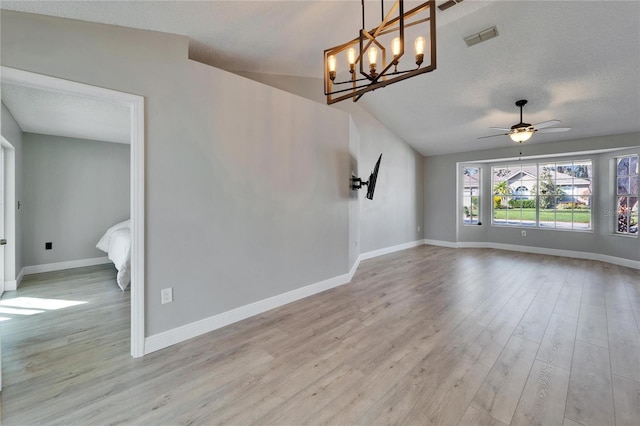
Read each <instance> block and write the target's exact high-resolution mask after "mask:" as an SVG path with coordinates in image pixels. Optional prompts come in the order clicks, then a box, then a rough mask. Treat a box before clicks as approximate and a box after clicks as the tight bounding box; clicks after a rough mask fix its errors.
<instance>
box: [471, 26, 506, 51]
mask: <svg viewBox="0 0 640 426" xmlns="http://www.w3.org/2000/svg"><path fill="white" fill-rule="evenodd" d="M497 36H498V29H497V28H496V26H495V25H494V26H493V27H491V28H487V29H486V30H482V31H480V32H479V33H475V34H471V35H470V36H467V37H465V38H464V42H465V43H467V46H468V47H471V46H473V45H474V44H478V43H482V42H483V41H487V40H489V39H492V38H494V37H497Z"/></svg>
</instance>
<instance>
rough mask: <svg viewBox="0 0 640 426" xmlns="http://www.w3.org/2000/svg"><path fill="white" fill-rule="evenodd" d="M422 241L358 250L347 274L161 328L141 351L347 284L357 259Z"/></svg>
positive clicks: (171, 343)
mask: <svg viewBox="0 0 640 426" xmlns="http://www.w3.org/2000/svg"><path fill="white" fill-rule="evenodd" d="M423 244H424V240H418V241H412V242H409V243H405V244H399V245H397V246H393V247H387V248H384V249H380V250H374V251H370V252H367V253H362V254H360V256H358V259H356V261H355V262H354V264H353V266H352V267H351V269H350V270H349V272H348V273H347V274H344V275H339V276H337V277H334V278H329V279H327V280H324V281H321V282H319V283H315V284H311V285H308V286H306V287H302V288H298V289H295V290H291V291H289V292H287V293H283V294H280V295H277V296H273V297H269V298H268V299H264V300H259V301H257V302H254V303H250V304H248V305H245V306H240V307H238V308H235V309H232V310H230V311H227V312H223V313H221V314H218V315H214V316H211V317H209V318H205V319H202V320H200V321H196V322H192V323H190V324H185V325H183V326H181V327H177V328H173V329H171V330H167V331H164V332H162V333H158V334H154V335H153V336H149V337H147V338H145V340H144V353H145V355H146V354H149V353H151V352H155V351H158V350H160V349H164V348H166V347H169V346H171V345H175V344H176V343H180V342H184V341H185V340H188V339H191V338H193V337H196V336H200V335H202V334H205V333H209V332H211V331H214V330H217V329H218V328H222V327H224V326H227V325H229V324H233V323H234V322H238V321H242V320H243V319H246V318H249V317H252V316H254V315H258V314H261V313H263V312H266V311H269V310H271V309H274V308H277V307H279V306H282V305H286V304H287V303H291V302H295V301H296V300H300V299H304V298H305V297H309V296H313V295H314V294H318V293H321V292H323V291H325V290H329V289H332V288H334V287H338V286H341V285H343V284H348V283H350V282H351V279H352V278H353V276H354V275H355V273H356V271H357V269H358V267H359V266H360V262H361V261H362V260H364V259H371V258H373V257H377V256H382V255H384V254H389V253H393V252H396V251H400V250H404V249H408V248H411V247H417V246H420V245H423Z"/></svg>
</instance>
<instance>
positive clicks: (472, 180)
mask: <svg viewBox="0 0 640 426" xmlns="http://www.w3.org/2000/svg"><path fill="white" fill-rule="evenodd" d="M462 177H463V181H464V190H463V196H462V205H463V206H464V215H463V223H464V224H465V225H477V224H478V223H480V168H479V167H463V176H462Z"/></svg>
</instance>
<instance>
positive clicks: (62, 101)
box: [2, 83, 131, 144]
mask: <svg viewBox="0 0 640 426" xmlns="http://www.w3.org/2000/svg"><path fill="white" fill-rule="evenodd" d="M2 102H3V103H4V104H5V105H6V106H7V108H8V109H9V111H11V114H12V115H13V117H14V118H15V119H16V121H17V122H18V125H19V126H20V128H21V129H22V130H23V131H24V132H28V133H40V134H45V135H54V136H66V137H70V138H79V139H89V140H97V141H103V142H116V143H126V144H128V143H129V138H130V137H129V134H130V128H131V126H130V124H129V123H130V111H129V108H127V107H125V106H122V105H118V104H114V103H108V102H99V101H95V100H93V99H88V98H84V97H80V96H69V95H66V94H60V93H56V92H50V91H46V90H40V89H34V88H31V87H25V86H17V85H13V84H7V83H3V84H2Z"/></svg>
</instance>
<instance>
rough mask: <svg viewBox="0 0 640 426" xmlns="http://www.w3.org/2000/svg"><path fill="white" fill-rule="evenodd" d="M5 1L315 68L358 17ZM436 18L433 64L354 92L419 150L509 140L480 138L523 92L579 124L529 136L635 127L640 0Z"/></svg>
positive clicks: (552, 137)
mask: <svg viewBox="0 0 640 426" xmlns="http://www.w3.org/2000/svg"><path fill="white" fill-rule="evenodd" d="M390 1H391V0H386V2H385V3H387V2H390ZM443 2H444V0H439V1H437V4H440V3H443ZM407 3H410V4H414V3H416V4H417V3H418V2H407ZM366 4H367V8H368V10H371V9H375V8H378V7H379V3H378V2H377V1H371V0H367V2H366ZM2 8H4V9H9V10H17V11H23V12H30V13H38V14H44V15H52V16H59V17H65V18H72V19H79V20H85V21H92V22H101V23H107V24H115V25H121V26H127V27H134V28H141V29H149V30H155V31H163V32H169V33H177V34H182V35H186V36H189V37H190V38H191V40H192V43H191V46H190V56H191V57H192V58H194V59H197V60H200V61H202V62H205V63H209V64H211V65H214V66H217V67H220V68H223V69H227V70H230V71H245V72H254V73H264V74H277V75H290V76H303V77H314V78H321V76H322V58H321V54H322V51H323V50H324V49H325V48H327V47H330V46H333V45H336V44H339V43H340V42H343V41H347V40H348V39H351V38H354V37H356V36H357V32H358V29H359V26H360V2H359V1H354V0H349V1H323V0H317V1H315V0H305V1H204V2H196V1H159V2H154V1H128V2H109V1H106V2H103V1H86V2H77V1H63V2H58V1H46V2H39V1H33V2H22V1H3V2H2ZM378 10H379V9H378ZM378 13H379V12H378ZM367 19H368V22H371V23H372V25H367V26H368V27H369V26H371V27H373V26H374V24H376V22H375V18H373V19H369V15H367ZM437 23H438V25H437V26H438V38H437V41H438V68H437V70H435V71H434V72H433V73H428V74H424V75H421V76H418V77H415V78H412V79H409V80H407V81H404V82H401V83H398V84H394V85H391V86H388V87H387V88H385V89H381V90H377V91H376V92H374V93H368V94H366V95H365V96H364V97H363V98H362V99H361V100H360V101H359V102H358V103H359V105H360V106H361V107H363V108H364V109H366V110H367V111H369V112H370V113H371V114H373V115H374V116H375V117H377V118H378V119H379V120H380V121H381V122H383V123H384V124H385V125H386V126H387V127H388V128H389V129H391V130H392V131H393V132H395V133H396V134H397V135H398V136H400V137H401V138H403V139H404V140H405V141H407V142H408V143H409V144H411V145H412V146H414V147H415V148H416V149H417V150H418V151H419V152H421V153H422V154H424V155H437V154H446V153H454V152H463V151H475V150H481V149H489V148H498V147H504V146H507V145H508V144H511V143H512V142H511V141H510V140H509V139H508V138H507V137H506V136H504V137H496V138H489V139H482V140H478V139H477V138H478V137H479V136H486V135H490V134H493V131H491V130H490V129H489V127H490V126H498V127H510V126H511V125H512V124H515V123H517V122H518V121H519V116H518V109H517V108H516V107H515V105H514V103H515V101H516V100H518V99H527V100H528V101H529V103H528V104H527V106H526V108H525V111H524V114H525V121H527V122H529V123H537V122H541V121H546V120H550V119H554V118H557V119H560V120H561V121H562V124H561V126H563V127H571V128H572V130H571V131H569V132H566V133H549V134H536V135H535V136H534V138H533V139H531V141H529V142H527V143H547V142H555V141H560V140H569V139H578V138H585V137H594V136H604V135H613V134H622V133H631V132H638V131H640V73H639V72H638V70H639V69H640V2H637V1H527V0H522V1H478V0H465V1H463V2H461V3H459V4H457V5H456V6H454V7H452V8H450V9H448V10H446V11H443V12H441V11H438V13H437ZM493 25H495V26H497V29H498V33H499V35H498V37H496V38H494V39H491V40H489V41H487V42H484V43H481V44H478V45H475V46H472V47H467V46H466V44H465V43H464V40H463V38H464V37H466V36H468V35H471V34H474V33H477V32H479V31H482V30H483V29H486V28H488V27H491V26H493ZM319 90H321V85H319ZM363 142H364V143H366V141H363Z"/></svg>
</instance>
